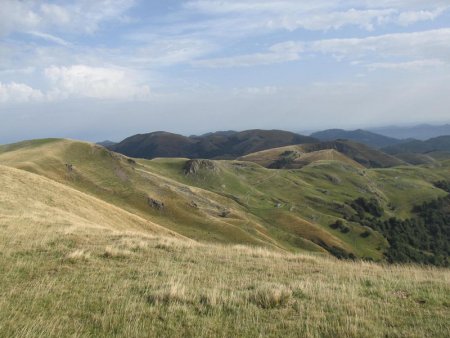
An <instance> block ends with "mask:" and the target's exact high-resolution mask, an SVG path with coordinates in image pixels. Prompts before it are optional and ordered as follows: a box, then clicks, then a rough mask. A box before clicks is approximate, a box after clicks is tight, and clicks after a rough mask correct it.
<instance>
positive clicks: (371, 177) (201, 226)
mask: <svg viewBox="0 0 450 338" xmlns="http://www.w3.org/2000/svg"><path fill="white" fill-rule="evenodd" d="M295 147H303V148H304V149H306V150H307V151H308V152H309V153H307V155H305V158H304V159H305V163H302V165H301V169H299V170H293V171H289V170H273V169H266V168H264V167H262V166H260V165H258V164H254V163H251V162H244V161H223V160H222V161H211V160H187V159H183V158H173V159H164V158H159V159H154V160H143V159H142V160H137V159H132V158H129V157H126V156H124V155H120V154H117V153H113V152H111V151H109V150H107V149H105V148H104V147H101V146H98V145H93V144H89V143H84V142H78V141H70V140H62V139H45V140H35V141H26V142H21V143H18V144H13V145H6V146H1V147H0V163H1V165H3V166H8V167H13V168H16V169H22V170H26V171H28V172H31V173H34V174H37V175H40V176H43V177H45V178H47V179H50V180H52V181H55V182H58V183H60V184H64V185H66V186H68V187H70V188H71V189H76V190H78V191H80V192H82V193H84V194H88V195H90V196H93V197H95V198H97V199H100V200H102V201H104V202H106V203H108V204H111V205H113V206H114V207H117V208H120V209H122V210H124V211H125V212H127V213H131V214H133V215H135V216H137V217H139V218H141V219H143V220H145V221H148V222H152V223H154V224H157V225H159V226H161V227H163V228H165V229H168V230H169V231H172V232H174V233H176V234H178V235H179V236H184V237H188V238H191V239H193V240H196V241H208V242H219V243H235V244H246V245H258V246H265V247H269V248H274V249H279V250H285V251H305V250H307V251H315V252H323V253H324V252H327V251H328V252H334V251H335V250H340V251H342V252H346V253H348V254H350V253H351V254H352V255H355V256H357V257H370V258H372V259H375V260H381V259H383V252H384V250H385V248H386V242H385V240H384V239H383V237H382V236H381V235H380V234H378V233H376V232H374V233H373V234H372V235H371V236H369V237H361V236H360V235H361V234H362V233H363V232H364V231H366V229H365V227H362V226H361V225H359V224H358V223H357V222H348V226H349V231H348V232H347V233H342V232H341V231H339V229H338V230H336V229H332V228H330V226H329V225H330V224H332V223H333V222H334V221H336V219H339V218H341V219H342V218H344V215H345V214H347V213H348V212H350V213H351V212H352V211H351V209H349V207H348V204H349V203H350V202H351V201H352V200H354V199H356V198H358V197H361V196H366V197H368V198H369V197H374V198H376V199H378V200H379V201H380V203H381V204H382V205H383V206H384V207H385V209H386V212H387V213H386V217H388V216H389V215H396V216H402V217H409V216H410V215H411V210H412V207H413V206H414V205H415V204H417V203H421V201H423V202H425V201H428V200H430V199H432V198H435V197H439V196H443V195H445V193H444V192H442V191H441V190H439V189H436V188H435V187H434V186H433V185H432V182H435V181H438V180H442V179H446V175H447V176H448V172H447V170H446V169H448V168H447V167H446V166H447V164H446V163H447V162H443V165H442V166H441V167H439V168H422V167H411V168H409V167H397V168H392V169H370V170H368V169H366V168H364V167H363V166H362V165H361V163H360V162H357V161H356V160H354V159H352V158H351V157H349V155H347V154H350V155H352V154H353V153H352V152H351V151H354V149H358V150H361V149H363V150H365V149H366V147H365V146H362V145H358V144H353V143H349V142H339V143H337V144H336V143H327V146H324V145H323V144H308V145H300V146H295ZM347 147H350V150H351V151H350V150H347ZM340 149H344V150H347V152H346V154H343V153H341V152H340V151H339V150H340ZM272 151H274V152H277V153H280V149H275V150H272ZM285 151H286V150H282V152H285ZM263 153H264V152H263ZM268 153H270V151H269V152H268ZM377 154H378V152H377ZM358 156H359V157H358ZM358 156H354V158H355V159H358V160H360V161H361V159H360V157H361V156H362V155H360V154H359V153H358ZM382 158H383V159H384V157H382ZM387 158H388V159H389V160H390V157H387ZM361 162H363V161H361ZM372 162H373V160H372ZM372 162H369V164H370V163H372ZM261 164H264V163H261ZM384 164H385V163H384ZM419 190H420V194H418V191H419ZM299 192H301V193H299ZM390 210H395V211H392V213H391V211H390Z"/></svg>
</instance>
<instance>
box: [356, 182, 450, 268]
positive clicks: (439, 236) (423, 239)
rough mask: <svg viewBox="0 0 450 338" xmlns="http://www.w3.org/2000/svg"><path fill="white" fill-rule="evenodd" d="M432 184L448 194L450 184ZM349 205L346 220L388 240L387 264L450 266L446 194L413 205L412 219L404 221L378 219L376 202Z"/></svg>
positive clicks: (449, 207) (448, 198)
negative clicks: (352, 211) (349, 208)
mask: <svg viewBox="0 0 450 338" xmlns="http://www.w3.org/2000/svg"><path fill="white" fill-rule="evenodd" d="M435 185H436V186H437V187H438V188H440V189H443V190H446V191H448V192H450V182H437V183H436V184H435ZM350 206H351V207H352V208H353V209H354V210H355V214H354V215H352V216H350V217H349V220H351V221H354V222H358V223H359V224H361V225H363V226H368V227H370V228H372V229H374V230H376V231H379V232H380V233H381V234H383V236H384V237H385V238H386V239H387V240H388V242H389V249H388V250H387V252H385V256H386V259H387V260H388V261H389V262H391V263H406V262H414V263H420V264H432V265H438V266H450V195H447V196H446V197H442V198H438V199H435V200H433V201H430V202H426V203H423V204H421V205H418V206H415V207H414V208H413V213H414V217H413V218H411V219H406V220H402V219H398V218H395V217H392V218H389V219H387V220H386V219H381V217H382V215H383V214H384V211H383V208H382V207H381V205H380V204H379V202H378V201H377V200H376V199H370V200H369V199H365V198H363V197H360V198H358V199H356V200H354V201H353V202H351V203H350Z"/></svg>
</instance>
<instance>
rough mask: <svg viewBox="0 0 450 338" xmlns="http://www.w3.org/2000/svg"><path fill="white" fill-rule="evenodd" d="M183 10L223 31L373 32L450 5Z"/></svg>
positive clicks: (286, 4) (285, 4)
mask: <svg viewBox="0 0 450 338" xmlns="http://www.w3.org/2000/svg"><path fill="white" fill-rule="evenodd" d="M185 8H187V9H188V10H191V11H194V12H200V13H203V14H208V15H213V16H216V18H221V19H222V22H221V23H220V25H216V24H215V23H214V22H211V23H210V24H211V28H212V29H216V30H220V29H224V26H225V25H226V24H225V23H226V21H227V20H228V23H229V25H228V27H227V28H231V29H232V27H233V25H234V24H235V22H236V21H238V20H237V19H236V18H240V19H241V26H240V28H242V30H264V29H272V30H274V29H285V30H289V31H294V30H297V29H306V30H322V31H326V30H330V29H335V30H337V29H340V28H342V27H345V26H357V27H361V28H363V29H366V30H373V29H374V27H375V26H381V25H383V24H388V23H394V24H399V25H403V26H407V25H410V24H414V23H416V22H419V21H429V20H434V19H436V18H437V17H439V16H440V15H442V14H443V13H444V12H446V11H447V10H448V9H449V8H450V5H449V3H448V2H445V1H443V0H442V1H439V0H435V1H424V0H422V1H414V0H413V1H407V0H397V1H396V0H387V1H370V0H369V1H356V0H354V1H351V0H350V1H348V0H347V1H343V0H341V1H339V0H336V1H330V0H317V1H314V2H313V1H310V2H306V1H298V0H276V1H275V0H266V1H261V0H247V1H241V0H226V1H223V0H220V1H218V0H214V1H205V0H200V1H189V2H187V3H186V4H185Z"/></svg>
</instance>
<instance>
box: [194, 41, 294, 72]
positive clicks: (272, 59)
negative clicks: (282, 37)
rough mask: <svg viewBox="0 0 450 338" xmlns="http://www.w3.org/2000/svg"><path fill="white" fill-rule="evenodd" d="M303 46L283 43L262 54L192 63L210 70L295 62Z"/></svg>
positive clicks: (290, 42)
mask: <svg viewBox="0 0 450 338" xmlns="http://www.w3.org/2000/svg"><path fill="white" fill-rule="evenodd" d="M302 50H303V44H302V43H299V42H292V41H288V42H284V43H279V44H275V45H273V46H271V47H270V48H269V49H268V51H266V52H263V53H253V54H246V55H238V56H232V57H226V58H216V59H207V60H199V61H195V62H193V64H194V65H196V66H201V67H210V68H228V67H250V66H257V65H269V64H275V63H283V62H289V61H296V60H299V59H300V53H301V51H302Z"/></svg>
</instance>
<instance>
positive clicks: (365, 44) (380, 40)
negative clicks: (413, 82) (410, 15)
mask: <svg viewBox="0 0 450 338" xmlns="http://www.w3.org/2000/svg"><path fill="white" fill-rule="evenodd" d="M449 41H450V28H442V29H435V30H429V31H423V32H414V33H395V34H385V35H379V36H369V37H365V38H357V39H355V38H348V39H328V40H319V41H315V42H312V43H311V44H310V45H309V46H308V48H309V50H310V51H312V52H320V53H325V54H331V55H334V56H335V57H337V58H340V59H353V60H354V59H358V58H361V57H363V56H365V55H375V56H376V57H378V58H387V57H393V56H395V57H407V58H412V57H420V58H441V59H443V60H448V59H449V55H450V43H449Z"/></svg>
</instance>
